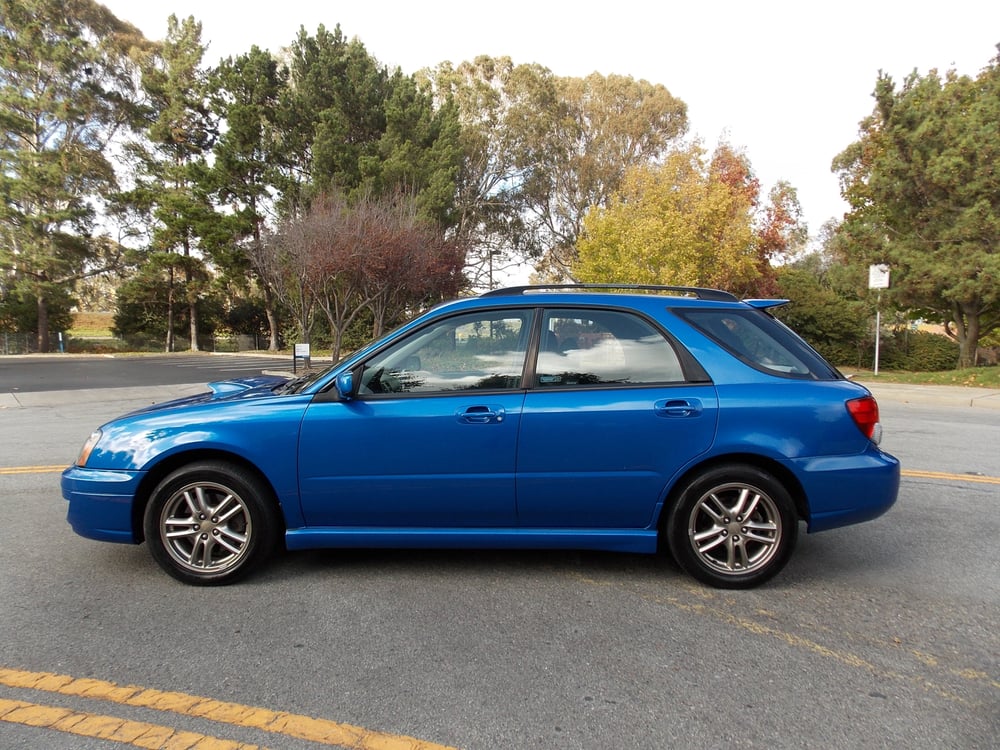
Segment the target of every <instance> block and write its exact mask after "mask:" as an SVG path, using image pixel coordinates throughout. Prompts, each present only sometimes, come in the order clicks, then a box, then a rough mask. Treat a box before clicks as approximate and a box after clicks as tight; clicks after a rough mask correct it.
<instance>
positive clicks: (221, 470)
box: [143, 461, 277, 586]
mask: <svg viewBox="0 0 1000 750" xmlns="http://www.w3.org/2000/svg"><path fill="white" fill-rule="evenodd" d="M192 483H212V484H217V485H220V486H222V487H225V488H227V489H229V490H231V491H232V492H233V493H234V494H236V495H238V496H239V498H240V499H241V500H242V501H243V504H244V505H245V507H246V511H247V513H248V515H249V517H250V523H251V529H252V531H251V534H250V538H249V539H248V541H247V549H246V550H245V553H244V554H243V556H242V557H241V558H240V560H239V561H238V562H237V563H236V564H235V565H233V566H232V567H229V568H226V569H225V570H221V571H214V572H206V573H197V572H194V571H192V570H190V569H188V568H185V567H182V566H181V565H180V564H179V563H178V562H177V561H176V560H175V559H174V558H173V556H172V555H171V553H170V551H169V550H168V549H167V547H166V543H165V542H164V540H163V538H162V536H161V528H160V518H161V515H162V514H163V510H164V506H165V505H166V504H167V502H168V501H169V500H170V499H171V498H172V497H173V496H174V494H175V493H176V492H177V491H178V490H179V489H181V488H182V487H184V486H186V485H189V484H192ZM271 494H272V493H271V492H270V491H269V490H268V489H267V488H266V487H265V485H264V484H263V482H261V481H260V480H259V479H257V477H255V476H254V475H253V474H252V473H250V472H248V471H247V470H245V469H243V468H241V467H238V466H234V465H231V464H227V463H223V462H215V461H205V462H198V463H194V464H189V465H187V466H184V467H181V468H179V469H176V470H175V471H173V472H171V473H170V474H169V475H167V476H166V477H165V478H164V479H163V480H162V481H161V482H160V483H159V484H158V485H157V486H156V488H155V489H154V490H153V492H152V493H151V494H150V498H149V502H148V503H147V504H146V508H145V512H144V514H143V531H144V533H145V537H146V544H147V546H148V547H149V552H150V554H151V555H152V557H153V559H154V560H155V561H156V563H157V564H158V565H159V566H160V567H161V568H162V569H163V570H164V571H166V572H167V573H168V574H169V575H171V576H172V577H174V578H176V579H177V580H179V581H182V582H184V583H189V584H194V585H201V586H215V585H224V584H229V583H235V582H236V581H238V580H240V579H242V578H244V577H245V576H246V575H247V574H249V573H250V572H251V571H252V570H253V569H254V568H256V567H257V566H259V565H260V564H261V563H262V562H263V561H264V560H266V559H267V558H268V557H270V555H271V554H272V552H273V550H274V546H275V539H276V538H277V523H276V513H275V510H274V504H273V502H272V501H271Z"/></svg>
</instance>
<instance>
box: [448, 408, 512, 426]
mask: <svg viewBox="0 0 1000 750" xmlns="http://www.w3.org/2000/svg"><path fill="white" fill-rule="evenodd" d="M506 413H507V412H506V411H504V408H503V407H502V406H469V407H467V408H465V409H460V410H459V411H458V414H457V416H458V421H459V422H464V423H465V424H499V423H500V422H503V418H504V416H506Z"/></svg>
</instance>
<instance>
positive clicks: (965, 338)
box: [955, 304, 979, 369]
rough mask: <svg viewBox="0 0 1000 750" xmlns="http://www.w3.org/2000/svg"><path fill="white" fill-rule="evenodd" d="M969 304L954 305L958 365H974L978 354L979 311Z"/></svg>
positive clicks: (963, 366) (960, 366) (960, 367)
mask: <svg viewBox="0 0 1000 750" xmlns="http://www.w3.org/2000/svg"><path fill="white" fill-rule="evenodd" d="M969 307H970V306H965V305H958V304H956V305H955V313H956V314H955V319H956V320H955V328H956V330H957V331H958V367H959V369H964V368H966V367H975V366H976V365H977V364H978V356H977V355H978V354H979V313H978V312H976V311H975V310H972V311H970V310H969Z"/></svg>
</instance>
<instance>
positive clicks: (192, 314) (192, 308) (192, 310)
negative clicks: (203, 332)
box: [188, 302, 200, 352]
mask: <svg viewBox="0 0 1000 750" xmlns="http://www.w3.org/2000/svg"><path fill="white" fill-rule="evenodd" d="M188 317H189V318H190V319H191V351H193V352H197V351H200V349H199V348H198V303H197V302H191V303H190V304H189V305H188Z"/></svg>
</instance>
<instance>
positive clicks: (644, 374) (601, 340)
mask: <svg viewBox="0 0 1000 750" xmlns="http://www.w3.org/2000/svg"><path fill="white" fill-rule="evenodd" d="M538 349H539V351H538V360H537V364H536V366H535V385H536V386H537V387H540V388H555V387H560V386H581V385H611V384H620V385H645V384H652V383H671V382H678V381H683V380H684V374H683V372H682V369H681V364H680V360H679V359H678V356H677V353H676V352H675V351H674V348H673V346H672V345H671V343H670V342H669V341H668V340H667V339H666V338H665V337H664V336H663V334H662V333H661V332H660V331H658V330H657V329H656V328H654V327H653V326H652V325H651V324H650V323H648V322H647V321H645V320H643V319H642V318H640V317H639V316H637V315H633V314H631V313H627V312H622V311H618V310H572V309H552V310H545V311H544V313H543V316H542V326H541V336H540V339H539V346H538Z"/></svg>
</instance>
